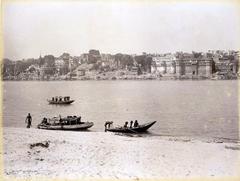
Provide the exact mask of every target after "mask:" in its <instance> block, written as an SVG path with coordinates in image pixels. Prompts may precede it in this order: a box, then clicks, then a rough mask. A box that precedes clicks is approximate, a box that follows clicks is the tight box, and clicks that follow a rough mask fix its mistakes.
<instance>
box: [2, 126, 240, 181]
mask: <svg viewBox="0 0 240 181" xmlns="http://www.w3.org/2000/svg"><path fill="white" fill-rule="evenodd" d="M3 146H4V147H3V148H4V149H3V153H2V154H3V159H4V175H5V177H6V178H12V177H17V178H32V177H46V178H67V179H76V178H78V179H79V178H81V179H85V178H102V179H103V178H104V179H157V178H193V177H194V178H199V177H206V178H218V177H239V172H238V170H239V168H240V165H239V153H240V143H239V142H236V143H227V142H218V141H216V142H203V141H201V140H197V139H192V138H191V139H190V138H187V137H172V136H161V137H158V136H157V137H154V136H153V137H139V136H123V135H116V134H112V133H109V132H70V131H65V132H64V131H49V130H38V129H26V128H10V127H4V128H3Z"/></svg>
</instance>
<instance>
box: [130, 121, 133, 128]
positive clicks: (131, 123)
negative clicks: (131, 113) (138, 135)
mask: <svg viewBox="0 0 240 181" xmlns="http://www.w3.org/2000/svg"><path fill="white" fill-rule="evenodd" d="M132 125H133V121H132V120H131V122H130V128H132Z"/></svg>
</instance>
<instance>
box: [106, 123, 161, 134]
mask: <svg viewBox="0 0 240 181" xmlns="http://www.w3.org/2000/svg"><path fill="white" fill-rule="evenodd" d="M155 123H156V121H152V122H149V123H145V124H142V125H138V126H136V127H131V128H130V127H115V128H106V131H110V132H120V133H142V132H146V131H147V130H148V129H149V128H150V127H151V126H152V125H154V124H155Z"/></svg>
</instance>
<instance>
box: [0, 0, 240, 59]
mask: <svg viewBox="0 0 240 181" xmlns="http://www.w3.org/2000/svg"><path fill="white" fill-rule="evenodd" d="M238 8H239V7H237V6H236V4H234V3H200V1H199V3H190V2H189V1H188V3H187V2H185V3H183V2H181V3H161V2H156V1H148V2H147V1H145V2H144V3H143V2H142V3H140V2H137V1H133V2H131V3H130V2H128V3H127V2H120V1H108V2H106V1H105V3H104V2H99V1H98V2H96V1H91V2H86V1H85V2H77V3H76V2H75V3H73V2H68V3H66V2H65V3H63V2H55V3H53V2H46V1H45V2H42V3H16V2H15V3H8V4H6V6H5V7H4V16H3V20H4V21H3V25H4V26H3V33H4V57H8V58H11V59H15V60H16V59H22V58H31V57H34V58H37V57H39V55H40V52H41V54H42V55H45V54H53V55H55V56H59V55H61V54H62V53H63V52H68V53H70V54H71V55H80V54H81V53H85V52H88V50H89V49H99V50H100V52H101V53H113V54H114V53H118V52H122V53H130V54H134V53H137V54H141V53H142V52H148V53H163V52H175V51H189V52H191V51H192V50H194V51H207V50H209V49H225V50H229V49H238V47H240V42H239V40H240V36H239V35H240V25H239V23H240V16H239V13H240V12H239V9H238Z"/></svg>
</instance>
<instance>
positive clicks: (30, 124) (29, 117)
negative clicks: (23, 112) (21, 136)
mask: <svg viewBox="0 0 240 181" xmlns="http://www.w3.org/2000/svg"><path fill="white" fill-rule="evenodd" d="M25 123H27V128H30V127H31V126H32V116H31V115H30V113H28V115H27V117H26V120H25Z"/></svg>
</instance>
